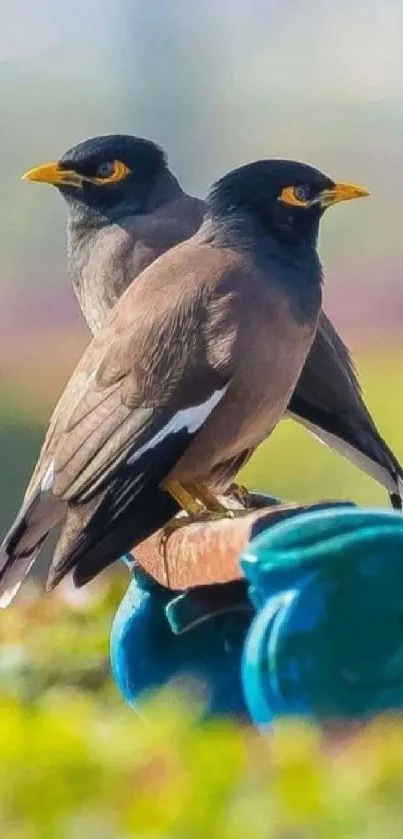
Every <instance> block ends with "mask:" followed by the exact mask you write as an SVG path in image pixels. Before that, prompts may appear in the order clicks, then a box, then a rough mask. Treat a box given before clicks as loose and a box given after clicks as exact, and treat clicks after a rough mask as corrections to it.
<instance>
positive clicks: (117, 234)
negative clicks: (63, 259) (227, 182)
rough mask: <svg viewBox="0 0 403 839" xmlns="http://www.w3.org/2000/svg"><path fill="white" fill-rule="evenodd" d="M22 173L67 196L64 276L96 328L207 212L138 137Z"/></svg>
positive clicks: (88, 145)
mask: <svg viewBox="0 0 403 839" xmlns="http://www.w3.org/2000/svg"><path fill="white" fill-rule="evenodd" d="M23 178H24V179H25V180H29V181H37V182H41V183H48V184H54V185H55V186H57V187H58V189H59V190H60V192H61V194H62V195H63V197H64V198H65V200H66V203H67V211H68V212H67V254H68V268H69V274H70V277H71V280H72V283H73V287H74V291H75V293H76V296H77V298H78V302H79V304H80V307H81V310H82V312H83V315H84V317H85V319H86V321H87V323H88V325H89V327H90V329H91V331H92V332H93V333H94V332H97V331H98V329H100V327H101V326H102V323H103V321H104V320H105V318H106V316H107V314H108V313H109V311H110V309H111V308H112V307H113V306H114V305H115V303H116V300H117V299H118V298H119V297H120V296H121V294H122V293H123V291H124V290H125V289H126V288H127V286H128V285H130V283H131V282H132V281H133V280H134V279H135V278H136V277H137V275H138V274H140V272H141V271H142V270H143V269H144V268H146V267H147V265H150V263H151V262H153V261H154V259H156V258H157V257H158V256H159V255H160V254H161V253H164V252H165V251H167V250H169V248H172V247H173V246H174V245H177V244H179V242H183V241H184V240H185V239H189V238H190V236H193V234H194V233H195V232H196V230H198V228H199V227H200V225H201V222H202V219H203V215H204V202H203V201H201V200H200V199H199V198H193V197H192V196H191V195H187V194H186V193H185V192H183V190H182V189H181V187H180V185H179V183H178V181H177V179H176V178H175V176H174V175H173V174H172V172H170V170H169V168H168V164H167V158H166V155H165V152H164V151H163V150H162V149H161V148H160V147H159V146H157V145H156V144H155V143H153V142H151V141H150V140H145V139H143V138H141V137H131V136H128V135H125V134H113V135H111V136H105V137H95V138H94V139H91V140H86V141H85V142H84V143H80V144H79V145H78V146H75V147H74V148H72V149H69V150H68V151H66V152H65V153H64V154H63V156H62V157H61V158H60V160H58V161H53V162H51V163H46V164H45V165H43V166H37V167H35V168H34V169H31V170H30V171H29V172H26V174H25V175H24V176H23Z"/></svg>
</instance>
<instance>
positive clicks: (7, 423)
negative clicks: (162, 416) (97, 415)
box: [0, 0, 403, 839]
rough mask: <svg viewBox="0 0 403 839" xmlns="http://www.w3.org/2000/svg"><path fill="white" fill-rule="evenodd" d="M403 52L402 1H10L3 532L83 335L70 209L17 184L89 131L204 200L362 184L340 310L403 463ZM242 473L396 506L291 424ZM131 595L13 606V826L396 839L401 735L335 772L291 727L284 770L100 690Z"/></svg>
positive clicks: (49, 834) (17, 832)
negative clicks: (274, 173) (312, 178)
mask: <svg viewBox="0 0 403 839" xmlns="http://www.w3.org/2000/svg"><path fill="white" fill-rule="evenodd" d="M402 48H403V5H402V3H401V2H400V0H382V1H381V0H354V2H351V0H338V2H337V3H335V2H334V0H320V2H319V0H281V2H280V0H231V2H229V0H204V2H200V0H170V2H163V0H114V2H113V3H111V2H110V0H109V2H107V0H69V2H68V3H66V2H64V0H35V2H34V3H33V2H31V0H13V2H12V3H9V4H7V14H5V13H4V14H3V15H2V22H1V27H0V56H1V63H0V100H1V106H2V127H1V133H0V167H1V200H0V254H1V256H0V259H1V275H0V277H1V279H0V463H1V469H0V535H1V533H2V532H4V530H5V529H6V527H7V526H8V524H9V523H10V519H11V516H12V514H13V513H14V512H15V510H16V507H17V505H18V503H19V499H20V495H21V493H22V491H23V490H24V486H25V483H26V480H27V478H28V476H29V474H30V471H31V468H32V465H33V463H34V460H35V458H36V456H37V454H38V450H39V446H40V442H41V438H42V434H43V430H44V427H45V425H46V422H47V420H48V418H49V414H50V411H51V408H52V406H53V405H54V403H55V400H56V398H57V396H58V394H59V392H60V390H61V389H62V388H63V387H64V384H65V382H66V379H67V377H68V374H69V373H70V371H71V370H72V368H73V366H74V364H75V362H76V360H77V359H78V357H79V356H80V354H81V352H82V350H83V348H84V346H85V344H86V342H87V341H88V340H89V335H88V332H87V329H86V327H85V324H84V322H83V320H82V318H81V316H80V314H79V310H78V306H77V305H76V302H75V300H74V297H73V294H72V291H71V290H70V287H69V283H68V279H67V273H66V260H65V241H64V239H65V208H64V205H63V201H62V199H61V198H60V196H59V195H58V194H57V191H56V190H55V189H52V188H50V187H36V186H35V185H33V184H29V183H26V182H25V183H22V182H21V181H20V176H21V174H22V173H23V172H24V171H26V170H27V169H28V168H31V167H32V166H34V165H36V164H39V163H42V162H44V161H46V160H49V159H54V158H57V157H58V156H59V155H60V154H61V153H62V152H63V151H64V150H65V149H66V148H68V147H69V146H71V145H72V144H75V143H77V142H79V141H81V140H83V139H85V138H87V137H89V136H91V135H95V134H103V133H110V132H129V133H134V134H138V135H140V136H141V135H143V136H145V137H150V138H152V139H153V140H156V141H157V142H159V143H160V144H161V145H162V146H163V147H164V148H165V149H166V150H167V151H168V154H169V158H170V163H171V167H172V169H173V170H174V172H175V173H176V174H177V175H178V176H179V178H180V180H181V182H182V183H183V185H184V187H185V188H186V189H187V190H189V191H193V192H194V193H196V194H198V195H204V194H205V192H206V190H207V188H208V185H209V184H210V183H211V182H212V181H213V180H214V179H215V178H217V177H218V176H220V175H221V174H222V173H223V172H224V171H226V170H228V169H230V168H232V167H234V166H237V165H238V164H241V163H243V162H246V161H249V160H251V159H253V158H257V157H266V156H281V157H293V158H300V159H302V160H305V161H308V162H311V163H313V164H314V165H316V166H318V167H320V168H321V169H323V170H324V171H326V172H329V174H331V175H332V176H333V177H335V178H337V179H340V180H352V181H356V182H358V183H363V184H365V185H367V186H368V187H370V189H371V191H372V199H371V200H370V201H365V202H351V203H350V204H346V205H345V206H343V207H341V208H340V209H335V210H333V211H332V212H331V213H329V215H328V216H327V217H326V219H325V222H324V224H323V230H322V238H321V245H320V250H321V255H322V259H323V262H324V266H325V273H326V288H325V299H326V309H327V311H328V313H329V315H330V316H331V317H332V319H333V320H334V321H335V323H336V325H337V327H338V328H339V330H340V331H341V334H342V336H343V337H344V338H345V339H346V341H347V342H348V344H349V345H350V347H351V348H352V350H353V352H354V355H355V358H356V362H357V366H358V369H359V371H360V374H361V379H362V384H363V388H364V391H365V395H366V398H367V401H368V404H369V406H370V408H371V410H372V411H373V414H374V416H375V418H376V421H377V423H378V425H379V427H380V430H381V431H382V432H383V434H384V436H385V437H386V438H387V440H388V441H389V443H390V444H391V446H392V447H394V449H395V451H396V454H397V455H398V456H400V459H403V440H402V432H401V425H402V420H401V418H402V414H403V388H402V370H403V366H402V361H403V342H402V322H403V283H402V266H403V235H402V216H403V214H402V207H401V205H402V199H403V144H402V140H401V138H402V136H403V132H402V129H403V63H402ZM244 479H245V481H246V482H248V483H249V484H251V485H253V486H254V487H255V488H262V489H263V488H266V489H267V490H269V491H271V492H273V493H276V494H279V495H281V496H283V497H285V498H287V497H288V498H300V499H315V498H317V497H321V496H322V497H327V498H329V497H332V496H333V497H337V496H339V497H340V496H341V497H350V498H353V499H354V500H357V501H360V502H362V503H365V504H373V503H376V504H382V505H383V504H386V503H387V501H386V493H385V492H383V491H382V490H381V489H380V488H378V487H377V486H376V485H375V483H374V482H373V481H371V480H370V479H368V478H365V477H364V476H362V475H360V474H359V472H358V471H357V470H356V469H355V468H354V467H353V466H351V465H349V464H348V463H346V462H345V461H343V460H342V459H341V458H340V457H339V456H336V455H334V454H332V453H331V452H330V451H328V450H327V449H326V448H325V447H324V446H320V445H319V444H318V443H317V442H316V441H315V440H314V439H312V438H310V437H309V435H308V434H307V432H306V431H305V430H303V429H300V428H298V427H297V426H296V425H294V424H293V423H292V422H291V421H288V422H285V423H283V424H282V425H281V427H280V428H279V429H278V430H277V431H276V432H275V434H274V436H273V439H272V440H271V441H270V442H269V443H268V444H267V445H266V446H265V447H263V448H262V449H261V450H260V451H259V452H258V453H257V455H256V457H255V459H254V461H253V462H252V463H251V464H250V466H249V467H248V470H247V473H246V474H245V476H244ZM126 584H127V577H126V576H124V575H123V574H122V575H121V577H120V579H119V576H118V574H116V575H114V576H113V578H109V579H108V578H107V579H105V577H104V578H101V579H100V580H99V581H97V586H95V588H94V587H92V588H91V587H90V588H88V587H86V588H85V589H84V590H80V592H75V594H74V595H73V592H72V590H71V587H70V584H69V583H68V582H66V583H64V584H63V585H62V586H61V587H59V589H58V590H57V591H56V592H55V593H54V594H53V595H52V596H47V597H43V598H40V599H38V598H35V596H32V594H31V591H30V590H29V589H28V593H27V594H26V597H25V599H24V598H22V599H21V600H20V601H19V604H18V606H17V608H12V609H10V610H8V611H7V612H5V613H2V614H1V620H0V752H1V756H2V757H1V761H0V834H1V835H3V834H4V835H5V836H6V835H7V836H8V837H10V839H28V837H29V839H54V837H58V839H63V837H67V836H68V837H71V838H72V839H84V837H87V836H88V835H94V836H98V837H100V839H101V837H102V839H124V838H125V837H128V836H129V835H130V836H137V835H138V836H145V835H147V836H149V835H150V836H151V835H152V836H157V835H158V836H161V837H162V836H164V837H167V839H169V837H174V836H175V837H177V836H179V835H180V836H200V837H204V836H212V837H213V836H220V837H221V836H223V835H225V836H226V837H228V839H232V837H233V839H238V837H241V836H242V837H243V836H245V829H247V830H248V831H249V834H250V835H251V836H252V835H253V836H254V837H262V839H263V837H264V839H268V837H269V836H270V837H273V839H280V836H281V837H283V836H284V835H285V833H287V836H288V835H290V836H291V833H292V835H293V836H295V837H297V836H298V837H301V839H302V837H306V836H308V835H309V836H313V835H315V836H316V835H318V836H319V835H321V836H322V835H326V836H328V835H329V836H330V835H332V836H334V837H339V836H340V839H341V837H345V836H347V835H349V836H354V837H357V839H373V837H374V836H380V835H384V836H392V835H399V827H398V825H400V826H401V824H402V812H401V785H402V779H403V750H402V747H401V743H402V732H401V731H400V732H398V733H394V732H393V730H392V729H391V730H390V731H389V734H388V730H387V729H386V730H385V731H384V732H383V733H381V734H380V735H379V733H378V734H377V732H376V730H375V732H374V733H371V732H370V733H369V736H368V739H367V741H366V747H365V748H361V747H360V745H359V744H358V747H357V749H355V750H354V747H353V748H352V750H351V751H350V752H348V753H347V752H346V754H345V756H344V759H343V761H338V763H337V766H338V770H337V772H336V775H335V769H334V764H333V763H332V762H331V757H330V759H329V763H327V764H326V763H324V761H325V757H324V753H323V750H322V749H321V748H320V746H319V744H318V740H317V737H316V734H314V733H313V732H312V731H311V730H310V731H308V730H305V729H303V730H301V732H300V733H298V731H296V730H295V731H294V730H292V731H291V734H290V736H288V735H287V738H288V739H287V738H286V740H285V742H284V743H283V745H281V747H280V746H278V747H277V746H275V748H274V750H273V749H272V751H271V759H273V756H274V767H275V769H276V772H277V775H274V776H273V774H270V773H272V767H273V763H272V762H270V760H269V758H268V755H267V754H266V753H265V752H264V751H262V748H263V747H262V743H261V742H260V744H259V745H258V744H257V743H254V742H253V743H252V741H251V735H250V733H247V736H246V737H245V740H244V741H243V740H242V738H241V735H240V733H239V732H233V734H232V735H231V732H229V731H228V730H227V729H226V728H225V727H224V728H222V729H221V730H220V729H218V728H215V729H214V727H213V729H212V731H211V732H210V735H209V736H207V735H206V729H205V728H204V729H203V730H202V733H201V734H200V735H199V734H198V732H197V731H196V732H195V730H194V728H193V729H192V732H193V733H192V736H191V737H190V735H188V733H187V728H186V725H185V729H184V720H186V718H185V717H184V714H183V710H182V708H180V710H179V713H175V714H174V706H173V705H172V702H171V700H169V701H166V700H165V699H164V697H162V699H161V700H158V701H159V702H160V703H161V705H160V706H158V707H159V708H160V709H161V708H162V709H163V711H164V714H165V717H164V714H162V715H161V713H159V712H158V714H157V717H158V720H159V721H161V717H162V718H163V720H164V721H163V731H162V732H161V731H159V730H158V729H157V728H155V727H153V726H150V727H147V726H144V725H143V722H142V720H141V719H140V720H137V718H136V716H135V715H134V714H133V712H132V711H131V710H129V709H126V711H125V709H124V707H123V703H122V701H121V700H120V698H119V696H118V693H117V690H116V689H115V688H114V686H113V684H112V682H111V679H110V675H109V664H108V640H109V631H110V623H111V617H112V615H113V612H114V610H115V608H116V604H117V602H118V601H119V598H120V596H121V594H122V591H123V588H124V586H125V585H126ZM157 711H158V708H157ZM184 730H185V736H184ZM206 736H207V739H206ZM272 742H273V741H271V743H272ZM248 750H249V751H248ZM217 753H220V755H221V756H222V760H220V761H217V759H216V756H217ZM246 754H249V757H248V759H247V760H246V758H245V755H246ZM252 755H253V759H252ZM253 760H255V761H257V764H256V766H255V764H254V762H253ZM245 767H246V769H245ZM248 767H249V768H248ZM357 767H358V768H357ZM266 768H267V769H266ZM244 769H245V772H246V775H245V781H244V782H242V783H241V781H240V773H241V775H242V772H243V771H244ZM248 773H249V774H248ZM267 775H268V777H266V776H267ZM273 778H274V782H273ZM276 778H277V780H276ZM335 779H336V780H335ZM336 781H337V782H336ZM242 784H243V785H242ZM157 787H158V793H159V799H158V800H157V799H156V788H157ZM232 787H233V788H234V790H235V797H232V798H231V796H230V795H229V790H230V789H231V788H232ZM133 790H134V794H133ZM227 810H228V812H229V815H227V816H226V815H225V814H226V812H227ZM273 814H275V819H274V821H273ZM310 819H312V824H311V821H310ZM301 823H302V826H303V828H301V830H302V832H300V830H299V829H297V826H298V825H300V824H301ZM196 825H198V830H197V831H196V829H195V828H196ZM309 825H311V827H310V826H309ZM224 828H225V829H224ZM136 830H138V832H136ZM268 831H269V832H268ZM270 831H271V832H270ZM400 833H401V830H400Z"/></svg>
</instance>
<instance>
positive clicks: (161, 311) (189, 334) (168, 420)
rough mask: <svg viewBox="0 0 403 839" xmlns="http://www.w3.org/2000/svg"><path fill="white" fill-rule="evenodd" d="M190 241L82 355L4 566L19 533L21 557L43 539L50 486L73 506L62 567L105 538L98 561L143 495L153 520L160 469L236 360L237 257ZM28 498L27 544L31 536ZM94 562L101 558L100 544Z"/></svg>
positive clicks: (152, 272) (1, 560) (133, 293)
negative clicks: (42, 512)
mask: <svg viewBox="0 0 403 839" xmlns="http://www.w3.org/2000/svg"><path fill="white" fill-rule="evenodd" d="M189 244H190V243H186V244H185V245H181V246H179V247H178V248H177V249H175V251H171V252H170V253H169V254H165V255H164V256H163V257H161V259H160V260H157V262H155V263H154V264H153V265H152V266H150V268H149V269H147V270H146V271H145V272H144V273H143V275H141V277H140V278H139V279H138V280H137V281H136V282H135V283H134V284H133V285H132V286H131V287H130V289H128V290H127V292H125V294H124V295H123V297H122V298H121V300H120V301H119V302H118V304H117V306H116V307H115V309H114V311H113V312H112V313H111V316H110V317H109V318H108V321H107V323H106V325H105V327H104V329H103V330H102V332H101V333H99V334H98V335H97V336H96V337H95V338H94V339H93V341H92V342H91V344H90V346H89V347H88V349H87V350H86V352H85V353H84V356H83V358H82V360H81V361H80V363H79V365H78V367H77V369H76V371H75V373H74V374H73V376H72V377H71V379H70V382H69V383H68V385H67V388H66V390H65V392H64V394H63V396H62V397H61V399H60V401H59V404H58V406H57V408H56V411H55V413H54V415H53V417H52V420H51V424H50V429H49V432H48V435H47V439H46V441H45V445H44V447H43V449H42V452H41V455H40V463H39V466H38V467H37V469H36V470H35V477H34V479H33V481H31V484H30V492H29V495H27V496H26V499H25V502H24V507H23V511H22V514H20V515H19V517H18V528H19V529H18V530H17V531H16V529H15V527H16V526H13V528H12V529H11V531H10V533H9V535H8V537H7V538H6V540H5V542H4V544H3V548H2V554H1V557H0V575H1V572H2V569H4V568H8V567H9V566H10V561H11V560H12V558H13V557H14V558H18V556H19V553H18V545H19V541H20V537H21V534H22V537H23V540H24V558H25V559H26V558H27V555H28V553H29V551H31V553H32V554H33V553H34V551H36V550H37V548H38V543H39V539H43V538H44V535H45V534H46V532H47V529H46V524H45V528H44V532H42V531H41V528H40V527H39V528H38V517H39V519H40V508H41V501H40V500H39V501H38V498H39V499H42V498H44V497H45V495H46V500H47V505H49V495H50V496H51V498H54V499H55V500H56V501H57V502H58V503H59V504H60V501H63V503H67V504H68V509H69V511H71V510H73V511H74V513H77V511H79V513H80V516H79V525H78V524H77V521H76V524H75V525H74V526H73V527H72V529H71V534H72V535H71V539H68V540H67V543H65V544H64V546H63V551H62V555H60V552H59V554H57V555H56V559H57V567H58V573H59V576H60V575H62V574H63V573H65V572H66V571H67V570H69V568H70V567H72V566H73V565H77V563H78V562H80V561H81V559H83V557H84V558H85V556H86V552H87V549H88V550H89V549H91V551H92V554H91V556H93V554H94V552H95V551H96V550H97V551H99V548H100V542H102V541H103V542H105V544H107V549H105V550H106V555H105V562H104V564H106V562H107V561H108V562H109V561H111V554H112V559H115V558H117V556H118V555H119V553H115V547H114V545H112V544H111V543H110V538H109V537H110V533H111V531H114V530H115V529H116V530H117V529H118V526H119V527H120V524H121V523H122V517H125V522H126V524H127V523H128V521H129V518H130V516H129V513H130V515H131V514H132V512H133V503H134V501H135V500H136V499H137V500H138V499H139V498H140V496H141V497H142V498H143V499H144V500H146V506H147V511H146V512H147V514H146V513H144V505H143V509H142V510H141V509H140V508H141V507H142V504H141V503H140V504H139V505H138V513H139V514H140V513H142V521H143V520H146V521H148V522H149V524H148V525H147V526H148V529H149V530H150V528H151V530H152V529H153V528H154V523H155V522H154V519H152V516H151V517H150V513H149V510H150V509H151V507H152V503H153V501H152V499H153V498H154V495H153V493H154V494H155V492H160V490H159V486H160V484H161V482H162V481H163V479H164V477H165V476H166V475H167V474H168V473H169V471H170V470H171V468H172V467H173V465H174V463H175V462H176V460H177V459H178V458H179V457H180V456H181V454H182V453H183V452H184V451H185V449H186V447H187V446H188V445H189V442H190V441H191V439H193V437H194V435H195V434H196V433H197V430H198V428H199V427H200V425H201V424H202V423H203V421H204V419H206V417H207V415H208V413H210V412H211V411H212V410H213V409H214V406H215V404H217V402H218V401H219V399H220V398H221V396H222V395H223V393H224V392H225V389H226V386H227V384H228V382H229V380H230V378H231V375H232V370H233V366H234V363H235V346H236V338H237V317H238V316H239V312H240V305H239V298H238V295H237V293H236V292H233V291H232V290H231V288H232V281H231V277H232V274H233V272H234V270H235V269H234V266H233V265H232V264H231V263H230V262H229V263H228V262H227V261H226V259H225V257H224V258H223V254H222V252H220V251H218V250H215V249H213V248H209V247H201V246H199V247H195V246H193V247H192V246H189ZM160 494H162V495H164V496H165V497H166V495H165V494H163V493H160ZM33 506H35V509H36V515H35V524H36V529H35V543H34V544H33V543H31V542H30V538H29V516H30V510H31V509H32V508H33ZM38 509H39V512H38ZM81 513H83V515H81ZM171 514H172V512H171V508H170V512H169V515H171ZM162 515H165V516H166V513H165V512H164V514H162V513H160V516H162ZM169 515H168V518H169ZM147 516H148V518H147ZM130 521H131V524H130V527H128V529H127V528H125V527H122V538H124V539H125V540H128V543H127V546H126V548H122V546H121V542H119V545H118V547H117V551H118V552H120V551H121V550H125V549H127V547H129V545H130V544H133V542H135V541H136V537H137V535H138V534H136V532H135V531H136V520H135V517H134V518H133V517H132V519H131V520H130ZM137 521H138V522H139V526H140V523H141V522H140V519H139V518H138V519H137ZM162 523H163V521H159V520H158V525H156V526H160V525H161V524H162ZM53 524H54V522H53V520H52V525H53ZM132 525H133V526H132ZM141 527H143V524H142V523H141ZM133 528H134V532H133ZM154 529H155V528H154ZM129 531H130V534H129ZM83 533H84V535H83ZM144 535H146V534H143V531H141V538H144ZM10 540H11V541H10ZM71 540H73V542H74V544H73V545H72V543H71ZM11 543H12V551H11V553H10V550H9V546H10V544H11ZM113 554H114V555H113ZM99 561H100V563H101V567H102V563H103V559H102V556H101V554H100V560H99ZM97 570H100V568H99V567H98V569H97ZM0 595H1V589H0Z"/></svg>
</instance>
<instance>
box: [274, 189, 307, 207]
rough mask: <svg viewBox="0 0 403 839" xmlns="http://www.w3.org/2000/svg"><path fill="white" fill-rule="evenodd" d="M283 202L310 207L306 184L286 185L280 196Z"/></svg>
mask: <svg viewBox="0 0 403 839" xmlns="http://www.w3.org/2000/svg"><path fill="white" fill-rule="evenodd" d="M278 200H279V201H282V202H283V204H290V205H291V206H292V207H309V205H310V203H311V202H310V201H309V199H308V192H307V190H306V188H305V187H304V186H286V187H285V188H284V189H283V190H282V191H281V193H280V195H279V197H278Z"/></svg>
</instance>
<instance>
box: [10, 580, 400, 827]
mask: <svg viewBox="0 0 403 839" xmlns="http://www.w3.org/2000/svg"><path fill="white" fill-rule="evenodd" d="M121 590H122V584H121V581H116V580H115V581H109V582H104V583H102V584H99V583H98V584H97V585H96V586H92V587H90V588H89V589H86V590H84V592H79V593H78V595H77V596H73V592H72V591H71V590H70V589H69V588H68V586H67V585H65V586H62V587H61V589H60V591H59V593H55V594H53V595H51V596H50V595H49V596H46V597H45V596H44V597H42V598H38V597H36V596H35V595H34V593H33V592H29V593H28V595H27V596H26V597H25V598H24V599H22V600H20V602H19V603H18V604H17V606H16V607H14V608H12V609H10V610H8V611H6V612H5V613H2V616H1V621H0V648H1V659H0V661H1V668H0V669H1V673H0V753H1V760H0V835H1V836H7V839H56V837H57V839H87V837H88V836H91V837H97V839H128V837H148V836H149V837H152V839H157V838H158V839H168V837H169V839H181V837H183V839H188V837H192V839H193V837H195V839H197V837H200V839H205V837H209V838H210V837H211V839H244V837H245V835H248V836H250V837H251V839H252V837H253V839H316V837H317V839H322V837H326V839H346V837H354V839H379V836H380V835H384V836H385V837H392V836H399V835H400V834H401V828H402V826H403V802H402V796H401V788H402V782H403V745H402V744H403V723H402V722H401V721H395V722H392V721H390V720H384V721H383V722H375V723H373V724H372V725H370V726H369V727H368V728H367V729H366V730H363V731H360V732H355V733H353V732H351V731H350V732H341V731H340V729H339V730H338V731H337V730H333V731H331V732H328V733H327V735H326V736H324V735H322V734H320V733H319V731H317V730H315V729H314V728H313V727H311V726H309V725H308V724H306V723H297V722H296V721H293V722H288V723H287V724H285V723H283V724H281V725H278V726H277V727H276V729H275V731H274V733H272V734H271V735H270V736H268V737H264V736H262V735H261V734H259V733H258V732H256V731H253V730H251V729H249V728H247V727H244V728H241V727H239V726H236V725H233V724H229V723H228V722H226V723H222V722H217V721H215V722H210V723H208V724H204V725H203V726H200V724H196V723H195V721H194V706H195V703H196V702H198V701H199V700H195V699H194V700H191V699H190V695H189V694H188V695H187V696H185V694H183V693H182V694H179V693H178V692H177V691H176V690H174V689H173V688H170V689H168V688H167V690H166V691H164V692H162V693H161V694H160V695H158V696H156V697H152V698H149V699H148V701H147V702H146V703H145V704H144V708H143V712H144V717H145V718H146V721H145V719H142V718H141V717H138V716H137V715H136V714H135V713H134V712H133V711H131V710H130V709H128V708H126V707H124V706H123V704H122V703H121V701H120V699H119V697H118V696H117V693H116V691H115V689H114V687H113V685H112V684H111V682H110V679H109V675H108V665H107V641H108V632H109V624H110V620H111V613H112V611H113V609H114V607H115V604H116V602H117V600H118V598H119V597H120V594H121Z"/></svg>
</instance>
